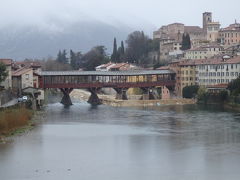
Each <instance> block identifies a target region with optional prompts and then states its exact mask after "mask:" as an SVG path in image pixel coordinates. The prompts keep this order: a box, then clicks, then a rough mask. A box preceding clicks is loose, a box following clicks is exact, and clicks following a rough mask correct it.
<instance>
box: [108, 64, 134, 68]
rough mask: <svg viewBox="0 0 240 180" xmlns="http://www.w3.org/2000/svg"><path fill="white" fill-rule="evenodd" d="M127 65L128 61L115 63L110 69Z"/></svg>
mask: <svg viewBox="0 0 240 180" xmlns="http://www.w3.org/2000/svg"><path fill="white" fill-rule="evenodd" d="M127 65H129V64H128V63H117V64H115V65H114V66H112V67H111V68H110V69H117V68H120V67H122V66H127ZM129 66H130V65H129Z"/></svg>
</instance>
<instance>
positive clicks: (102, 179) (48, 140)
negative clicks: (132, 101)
mask: <svg viewBox="0 0 240 180" xmlns="http://www.w3.org/2000/svg"><path fill="white" fill-rule="evenodd" d="M239 167H240V114H239V113H237V112H230V111H225V110H223V109H221V108H218V107H199V106H195V105H187V106H162V107H155V108H115V107H108V106H104V105H102V106H98V107H91V106H90V105H88V104H87V103H84V102H80V103H75V104H74V106H72V107H70V108H67V109H66V108H64V107H63V106H62V105H60V104H58V103H56V104H50V105H49V106H48V107H46V109H45V115H44V117H43V120H42V122H41V123H40V124H39V125H38V126H37V127H36V128H35V129H34V130H32V131H30V132H29V133H27V134H25V135H23V136H20V137H16V138H14V141H13V142H11V143H8V144H4V145H0V179H1V180H28V179H31V180H62V179H63V180H65V179H66V180H78V179H79V180H158V179H163V180H165V179H166V180H175V179H176V180H179V179H180V180H195V179H196V180H198V179H199V180H202V179H209V180H215V179H216V180H232V179H233V180H239V179H240V170H239Z"/></svg>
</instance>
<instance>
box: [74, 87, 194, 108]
mask: <svg viewBox="0 0 240 180" xmlns="http://www.w3.org/2000/svg"><path fill="white" fill-rule="evenodd" d="M89 96H90V93H89V92H88V91H85V90H81V89H76V90H74V91H73V92H72V93H71V97H72V98H75V99H79V100H83V101H87V100H88V98H89ZM98 96H99V98H100V99H101V100H102V103H103V104H105V105H110V106H115V107H131V106H134V107H138V106H161V105H184V104H195V103H196V100H194V99H183V98H178V99H166V100H163V99H158V100H138V99H139V98H140V96H129V100H127V101H126V100H117V99H115V96H114V95H98Z"/></svg>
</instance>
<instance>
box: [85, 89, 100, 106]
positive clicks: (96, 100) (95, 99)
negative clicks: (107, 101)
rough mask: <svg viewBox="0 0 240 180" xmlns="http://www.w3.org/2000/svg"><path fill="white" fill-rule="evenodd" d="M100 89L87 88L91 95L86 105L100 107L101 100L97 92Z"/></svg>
mask: <svg viewBox="0 0 240 180" xmlns="http://www.w3.org/2000/svg"><path fill="white" fill-rule="evenodd" d="M99 90H100V88H88V91H89V92H90V93H91V96H90V97H89V99H88V103H89V104H92V105H100V104H102V100H101V99H99V97H98V95H97V92H98V91H99Z"/></svg>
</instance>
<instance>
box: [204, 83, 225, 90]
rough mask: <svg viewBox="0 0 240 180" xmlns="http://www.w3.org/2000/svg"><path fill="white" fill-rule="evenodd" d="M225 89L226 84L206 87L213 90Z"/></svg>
mask: <svg viewBox="0 0 240 180" xmlns="http://www.w3.org/2000/svg"><path fill="white" fill-rule="evenodd" d="M227 87H228V84H215V85H209V86H207V88H209V89H215V88H217V89H218V88H220V89H222V88H223V89H226V88H227Z"/></svg>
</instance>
